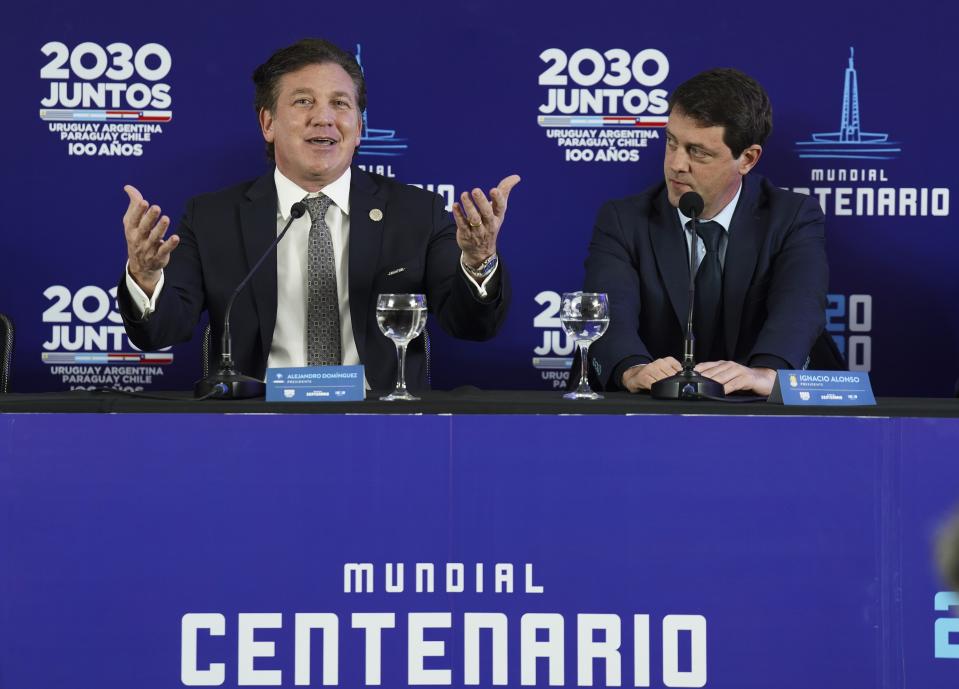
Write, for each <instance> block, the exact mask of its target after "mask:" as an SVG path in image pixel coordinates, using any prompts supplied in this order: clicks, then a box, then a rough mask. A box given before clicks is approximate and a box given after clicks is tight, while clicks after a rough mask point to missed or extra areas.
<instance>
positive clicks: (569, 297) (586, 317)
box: [559, 292, 609, 400]
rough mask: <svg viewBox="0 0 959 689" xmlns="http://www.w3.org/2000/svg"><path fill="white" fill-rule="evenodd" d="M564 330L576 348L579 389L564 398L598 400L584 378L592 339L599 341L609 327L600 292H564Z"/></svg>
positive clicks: (605, 300) (605, 306) (598, 395)
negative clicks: (577, 349) (578, 361)
mask: <svg viewBox="0 0 959 689" xmlns="http://www.w3.org/2000/svg"><path fill="white" fill-rule="evenodd" d="M559 320H560V323H562V324H563V330H565V331H566V334H567V335H568V336H569V337H571V338H573V340H574V341H575V342H576V344H577V345H578V346H579V360H580V366H579V371H580V376H579V386H578V387H577V388H576V389H575V390H574V391H572V392H567V393H566V394H565V395H563V397H564V398H565V399H568V400H601V399H603V396H602V395H600V394H598V393H595V392H593V391H592V390H591V389H590V387H589V381H588V380H587V379H586V373H587V370H586V362H587V357H586V354H587V352H588V351H589V345H590V343H592V342H593V340H598V339H599V338H600V337H602V336H603V333H604V332H606V328H608V327H609V300H608V299H607V297H606V294H605V293H602V292H567V293H565V294H564V295H563V304H562V307H561V310H560V314H559Z"/></svg>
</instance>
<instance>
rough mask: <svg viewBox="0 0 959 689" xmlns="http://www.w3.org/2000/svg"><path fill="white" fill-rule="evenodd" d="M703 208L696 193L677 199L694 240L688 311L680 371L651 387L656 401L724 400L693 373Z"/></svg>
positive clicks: (712, 383) (707, 381)
mask: <svg viewBox="0 0 959 689" xmlns="http://www.w3.org/2000/svg"><path fill="white" fill-rule="evenodd" d="M705 206H706V204H705V202H704V201H703V197H702V196H700V195H699V194H697V193H696V192H695V191H687V192H686V193H685V194H683V195H682V196H680V197H679V210H680V211H681V212H682V214H683V215H685V216H687V217H689V218H692V224H693V225H692V232H693V237H692V241H691V242H690V245H689V311H688V312H687V318H686V337H685V339H684V340H683V370H682V371H680V372H679V373H676V374H675V375H672V376H669V378H663V379H662V380H658V381H656V382H655V383H653V385H652V387H651V388H650V390H649V391H650V394H651V395H652V396H653V397H654V398H655V399H659V400H680V399H682V400H701V399H709V398H711V397H717V398H723V397H725V396H726V393H725V392H724V391H723V386H722V385H721V384H720V383H717V382H716V381H715V380H713V379H712V378H706V377H705V376H703V375H700V374H699V373H696V371H694V370H693V368H694V367H695V366H696V357H695V349H696V336H695V334H694V333H693V306H694V302H695V297H696V249H697V243H696V240H697V239H698V237H699V233H698V232H697V229H696V224H697V222H698V221H699V216H700V215H701V214H702V212H703V208H705Z"/></svg>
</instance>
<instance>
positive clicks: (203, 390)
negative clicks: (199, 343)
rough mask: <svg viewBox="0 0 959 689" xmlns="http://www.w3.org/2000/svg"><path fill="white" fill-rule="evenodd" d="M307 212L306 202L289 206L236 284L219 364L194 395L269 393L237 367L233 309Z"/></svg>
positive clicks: (230, 396)
mask: <svg viewBox="0 0 959 689" xmlns="http://www.w3.org/2000/svg"><path fill="white" fill-rule="evenodd" d="M304 213H306V204H303V203H300V202H297V203H294V204H293V205H292V206H291V207H290V219H289V220H288V221H287V223H286V227H284V228H283V231H282V232H280V234H279V235H277V237H276V239H274V240H273V243H272V244H270V246H269V248H267V250H266V251H264V252H263V255H262V256H260V260H258V261H257V262H256V265H254V266H253V269H252V270H250V272H249V273H247V275H246V277H245V278H243V281H242V282H240V284H239V285H237V287H236V289H235V290H233V294H231V295H230V301H228V302H227V305H226V312H225V314H224V316H223V337H222V338H221V339H220V365H219V366H218V367H217V370H216V373H211V374H210V375H208V376H207V377H206V378H203V379H202V380H198V381H197V382H196V384H195V385H194V386H193V396H194V397H197V398H202V399H210V398H215V399H248V398H250V397H263V396H264V395H265V394H266V384H265V383H264V382H263V381H262V380H259V379H257V378H251V377H250V376H245V375H243V374H242V373H240V372H239V371H237V370H236V364H234V363H233V339H232V338H231V337H230V311H231V310H232V309H233V301H234V300H235V299H236V295H238V294H239V293H240V291H241V290H242V289H243V288H244V287H245V286H246V283H248V282H249V281H250V278H252V277H253V275H254V274H256V271H257V270H259V268H260V265H261V264H262V263H263V261H265V260H266V257H267V256H269V255H270V254H271V253H272V252H273V249H275V248H276V245H277V244H279V243H280V240H281V239H283V236H284V235H285V234H286V231H287V230H289V229H290V225H292V224H293V221H294V220H296V219H297V218H299V217H300V216H302V215H303V214H304Z"/></svg>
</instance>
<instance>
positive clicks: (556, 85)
mask: <svg viewBox="0 0 959 689" xmlns="http://www.w3.org/2000/svg"><path fill="white" fill-rule="evenodd" d="M539 59H540V60H542V61H543V62H545V63H546V64H547V65H548V66H547V68H546V69H545V70H544V71H543V72H542V73H540V75H539V85H540V86H546V87H548V89H547V91H546V96H545V101H546V102H544V103H543V104H542V105H540V106H539V112H540V115H539V116H538V118H537V121H538V123H539V125H540V127H543V128H545V129H546V130H547V131H546V135H547V137H548V138H550V139H553V140H554V141H556V144H557V145H558V146H559V147H560V148H564V149H566V150H565V159H566V160H567V161H570V162H579V161H583V162H593V161H597V162H635V161H637V160H639V158H640V150H641V149H643V148H646V147H647V142H648V141H649V140H650V139H658V138H659V133H658V131H656V130H657V129H658V128H661V127H664V126H665V125H666V120H667V118H666V112H667V110H668V109H669V102H668V95H669V94H668V93H667V91H666V90H665V89H663V88H657V87H660V86H661V84H662V83H663V82H664V81H665V80H666V77H667V76H668V75H669V60H668V59H666V55H665V54H663V52H662V51H660V50H657V49H655V48H646V49H645V50H641V51H639V52H638V53H636V54H632V53H630V52H628V51H626V50H623V49H622V48H613V49H610V50H606V51H605V52H602V53H601V52H599V51H598V50H594V49H592V48H581V49H579V50H576V51H574V52H573V53H572V54H571V55H567V54H566V51H564V50H562V49H560V48H548V49H546V50H544V51H543V52H541V53H540V54H539ZM600 84H601V86H600ZM597 86H599V88H597Z"/></svg>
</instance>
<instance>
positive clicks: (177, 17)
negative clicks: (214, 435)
mask: <svg viewBox="0 0 959 689" xmlns="http://www.w3.org/2000/svg"><path fill="white" fill-rule="evenodd" d="M8 13H9V16H8V20H7V22H5V28H4V40H3V41H2V42H0V55H2V58H3V63H4V64H6V65H7V69H6V70H5V74H6V84H7V93H8V94H9V95H10V98H9V102H8V104H7V106H5V107H4V108H3V111H2V115H0V117H2V121H3V123H4V125H5V126H4V130H5V131H6V132H7V133H8V137H7V144H6V151H7V155H6V161H7V163H6V168H7V171H6V175H5V178H6V180H7V182H6V184H7V187H8V189H7V193H6V194H4V195H3V196H2V199H0V204H2V213H3V217H4V218H5V222H4V227H3V230H2V233H0V255H2V257H3V268H2V270H0V311H4V312H6V313H9V314H10V315H11V316H12V317H13V318H14V320H15V322H16V325H17V327H18V344H17V349H16V368H15V371H14V377H13V383H14V387H15V389H18V390H23V391H27V390H46V389H65V388H70V387H77V386H88V385H95V384H118V385H121V386H125V387H130V388H183V387H186V386H188V385H189V384H190V383H191V382H192V381H193V380H194V379H195V378H197V377H198V376H199V345H198V344H195V343H194V344H190V345H185V346H177V347H176V348H175V349H174V350H172V351H171V352H167V353H165V354H164V356H160V357H153V358H149V359H146V360H141V359H140V358H139V357H136V356H134V354H135V351H134V350H133V349H132V348H131V347H130V345H129V343H128V342H127V341H126V339H125V337H123V336H122V332H121V330H120V326H119V322H118V319H117V317H116V314H115V313H112V309H113V299H112V296H111V295H110V293H109V290H110V289H111V288H112V286H113V285H114V284H115V283H116V281H117V279H118V278H119V276H120V274H121V271H122V267H123V261H124V258H125V245H124V241H123V236H122V228H121V220H120V219H121V216H122V213H123V211H124V208H125V203H126V201H125V195H124V194H123V191H122V187H123V185H124V184H126V183H132V184H134V185H136V186H138V187H139V188H140V189H141V190H142V191H144V193H145V194H146V195H147V197H148V198H149V199H151V200H152V201H153V202H155V203H158V204H160V205H161V206H162V207H163V208H164V210H165V211H166V212H168V213H170V214H171V216H172V217H173V218H174V219H176V218H177V217H178V215H179V213H180V210H181V209H182V207H183V205H184V202H185V200H186V199H187V198H188V197H190V196H191V195H194V194H197V193H200V192H203V191H209V190H213V189H217V188H221V187H223V186H227V185H229V184H232V183H234V182H237V181H239V180H242V179H249V178H252V177H255V176H257V175H259V174H261V173H262V172H264V170H265V169H266V161H265V158H264V156H263V152H262V142H261V138H260V134H259V130H258V127H257V123H256V118H255V114H254V111H253V108H252V84H251V80H250V74H251V73H252V70H253V69H254V67H255V66H256V65H258V64H259V63H260V62H262V61H263V60H264V59H265V57H266V56H267V55H269V53H270V52H272V51H273V50H274V49H275V48H277V47H280V46H282V45H286V44H289V43H291V42H293V41H294V40H296V39H298V38H301V37H303V36H305V35H321V36H325V37H327V38H329V39H331V40H333V41H334V42H337V43H338V44H340V45H342V46H344V47H347V48H350V49H353V48H354V47H357V46H361V51H360V55H361V59H362V63H363V66H364V69H365V71H366V76H367V79H368V85H369V92H370V99H369V111H368V128H369V132H370V137H371V138H370V139H368V140H367V141H366V142H365V143H364V151H365V153H364V155H362V156H360V158H359V162H360V163H362V164H364V165H368V166H371V167H372V168H373V169H377V170H381V171H383V172H385V173H386V174H389V175H393V176H395V177H397V178H398V179H401V180H403V181H406V182H409V183H415V184H422V185H425V186H430V187H431V188H434V189H436V190H438V191H439V192H441V193H443V194H444V195H445V196H447V198H451V197H452V196H453V195H454V194H456V193H459V192H460V191H462V190H464V189H468V188H470V187H472V186H475V185H480V186H483V187H485V188H487V189H488V188H489V187H491V186H492V185H494V184H495V183H496V182H497V181H498V180H499V179H501V178H502V177H503V176H505V175H507V174H509V173H512V172H517V173H519V174H521V175H522V176H523V182H522V183H521V184H520V186H518V187H517V188H516V189H515V192H514V194H513V196H512V197H511V200H510V209H509V213H508V217H507V222H506V225H505V227H504V230H503V234H502V239H501V245H500V249H501V252H502V254H503V256H504V257H505V258H506V260H507V261H508V264H509V266H510V268H511V270H512V272H513V277H514V284H515V301H514V306H513V308H512V311H511V313H510V316H509V320H508V323H507V325H506V327H505V329H504V331H503V332H502V334H501V335H500V336H499V337H498V338H497V339H496V340H494V341H493V342H491V343H487V344H484V345H473V344H468V343H461V342H456V341H451V340H449V339H448V338H446V337H443V336H442V335H441V334H440V333H438V332H436V331H435V330H434V333H433V334H434V352H435V356H434V364H435V365H434V384H435V385H436V386H438V387H451V386H455V385H458V384H465V383H473V384H480V385H483V386H485V387H502V388H537V387H539V388H542V387H553V386H559V385H562V382H563V381H562V378H563V376H565V375H566V372H565V369H564V366H565V365H566V364H567V363H568V357H569V355H570V351H571V347H570V346H569V344H568V343H567V342H566V339H565V336H562V335H561V334H560V328H559V323H558V320H557V319H556V318H555V315H556V306H555V305H556V303H557V300H558V296H557V294H558V293H561V292H563V291H566V290H571V289H576V288H578V287H579V286H580V285H581V280H582V276H583V269H582V265H583V259H584V257H585V253H586V247H587V244H588V241H589V238H590V235H591V232H592V222H593V219H594V214H595V212H596V210H597V208H598V207H599V205H600V204H601V202H602V201H603V200H605V199H608V198H612V197H618V196H624V195H627V194H630V193H634V192H637V191H639V190H641V189H643V188H645V187H646V186H648V185H649V184H651V183H653V182H655V181H656V180H657V179H658V178H659V177H660V176H661V168H662V156H663V147H664V141H663V138H662V136H661V133H662V132H661V129H660V125H661V124H662V119H663V116H664V115H665V112H664V108H663V107H662V103H663V100H664V99H665V98H666V97H667V96H668V94H669V93H671V91H672V90H673V89H674V88H675V87H676V85H678V84H679V83H680V82H682V81H683V80H684V79H686V78H688V77H689V76H691V75H692V74H694V73H696V72H699V71H701V70H703V69H707V68H710V67H714V66H722V65H730V66H736V67H738V68H740V69H743V70H744V71H746V72H748V73H750V74H752V75H753V76H755V77H756V78H757V79H759V80H760V81H761V82H762V83H763V84H764V85H765V86H766V88H767V89H768V91H769V93H770V95H771V97H772V101H773V106H774V111H775V126H774V132H773V135H772V138H771V139H770V140H769V142H768V145H767V147H766V149H765V151H764V155H763V158H762V160H761V162H760V164H759V167H758V171H759V172H760V173H762V174H765V175H767V176H769V177H770V178H772V179H773V180H774V181H775V182H776V183H777V184H779V185H780V186H783V187H789V188H793V189H802V190H805V191H806V192H807V193H813V194H815V195H816V196H817V197H818V198H819V199H820V200H821V202H822V203H823V206H824V208H825V211H826V215H827V236H828V250H829V255H830V264H831V270H832V273H831V281H830V292H831V297H830V307H829V311H828V319H829V328H830V331H831V333H832V334H833V335H834V336H835V337H836V338H837V339H838V341H839V342H840V344H841V346H842V347H843V348H844V349H845V350H847V351H848V353H849V356H850V359H851V362H852V364H853V367H854V368H859V369H867V370H871V372H872V377H873V381H874V385H875V388H876V390H877V392H878V393H879V394H885V395H944V394H948V393H949V392H950V391H951V388H952V382H953V381H954V380H955V379H956V377H957V375H959V364H957V357H956V351H957V341H959V332H957V329H959V315H957V312H956V310H955V309H954V308H953V300H954V298H955V296H956V294H957V293H959V289H957V288H959V283H957V281H959V277H957V276H959V271H956V270H955V269H954V268H953V262H954V256H955V255H956V253H957V250H959V240H957V238H956V236H955V234H954V224H953V221H952V217H953V214H952V209H951V192H952V191H953V189H954V175H953V172H952V169H951V164H950V162H949V160H950V158H949V154H948V146H949V144H948V143H944V141H946V142H948V139H949V137H948V132H950V131H951V126H952V124H953V120H954V119H955V113H956V103H955V99H954V98H953V97H952V96H951V89H950V88H948V87H946V86H943V84H942V82H941V79H942V75H944V74H948V73H950V71H951V68H952V67H954V66H955V57H954V52H953V50H952V45H953V36H952V28H953V27H954V26H955V24H956V20H957V19H959V10H957V9H956V8H955V6H953V5H951V4H948V3H945V4H943V3H933V2H932V1H931V0H918V2H914V3H910V5H909V7H908V11H906V10H905V9H904V8H900V7H896V8H888V9H882V8H880V7H878V6H876V5H875V4H873V3H839V4H837V3H830V2H822V1H820V0H814V1H812V2H807V3H804V4H803V5H802V6H801V7H799V6H793V5H782V6H780V5H774V4H769V3H764V2H763V3H761V2H755V1H752V0H747V1H746V2H741V3H735V4H733V5H730V4H728V3H725V4H718V5H717V4H715V3H710V2H706V1H705V0H692V2H691V3H689V4H687V5H685V6H684V7H683V8H682V11H681V12H680V11H678V10H677V9H675V8H671V7H664V6H662V5H654V4H651V3H646V4H636V3H633V4H630V5H616V6H612V5H611V6H608V7H599V6H596V7H594V6H584V5H582V4H577V3H570V2H559V3H549V4H541V5H538V6H534V5H530V6H527V5H523V4H520V3H503V2H482V3H479V2H457V3H445V2H435V1H434V0H425V1H424V2H420V3H417V4H416V5H399V4H393V3H377V2H373V3H366V4H362V5H356V4H341V5H335V4H325V5H303V4H301V3H291V2H286V1H285V0H279V1H277V2H274V3H271V4H270V5H269V6H261V5H254V4H248V3H247V4H244V3H235V2H234V3H186V2H180V1H179V0H177V1H174V2H169V3H164V4H162V5H158V6H151V7H149V8H147V7H146V6H131V5H129V4H120V3H118V4H115V5H106V6H97V7H96V8H94V7H93V6H90V5H83V4H74V3H45V4H39V5H30V6H27V5H23V4H19V5H16V6H15V7H12V8H10V9H8ZM851 49H854V50H855V55H854V60H855V62H854V69H855V77H856V84H857V87H858V88H857V90H856V92H855V93H850V97H849V100H848V102H849V103H850V107H852V105H853V104H858V112H859V115H860V119H861V130H862V131H861V132H859V133H857V132H852V133H850V132H847V136H846V137H845V138H846V139H851V140H849V141H846V142H844V143H843V144H842V145H836V143H835V142H831V141H830V137H829V136H828V134H830V133H835V132H839V131H840V125H841V120H842V108H843V96H844V84H845V80H846V74H847V69H848V68H849V67H850V57H851ZM557 103H558V105H557ZM91 110H94V111H111V112H100V113H97V114H96V118H98V119H99V120H100V121H93V120H91V119H90V117H91V113H90V111H91ZM118 111H122V112H118ZM572 115H576V116H588V117H592V118H594V119H593V120H591V121H590V124H589V126H585V127H582V128H579V129H578V130H575V131H571V130H572V129H573V128H572V127H571V126H570V125H569V124H564V120H563V119H557V118H563V117H570V116H572ZM604 116H605V117H606V119H603V117H604ZM612 116H616V117H621V118H622V117H628V118H631V119H629V120H628V121H626V120H622V119H620V120H611V119H609V118H610V117H612ZM94 125H96V126H94ZM862 132H865V133H862ZM817 134H818V135H823V134H826V135H827V136H825V137H823V136H814V135H817ZM869 134H871V136H870V135H869ZM882 135H885V136H882ZM375 137H379V138H378V139H376V140H374V138H375ZM833 138H835V137H833ZM943 146H946V149H945V150H946V156H945V157H943V156H942V155H941V153H942V151H943V150H944V149H943ZM837 155H838V156H841V157H836V156H837ZM809 156H826V157H809ZM174 229H175V228H174ZM927 352H928V353H929V354H930V355H932V356H929V357H927V356H926V354H927ZM123 353H126V354H128V355H129V356H127V357H122V356H120V355H121V354H123ZM171 355H172V360H171ZM921 361H935V362H936V367H935V372H934V374H932V375H921V376H920V375H917V373H916V372H917V370H918V363H919V362H921ZM105 362H112V363H105ZM116 362H121V363H119V364H117V363H116Z"/></svg>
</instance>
